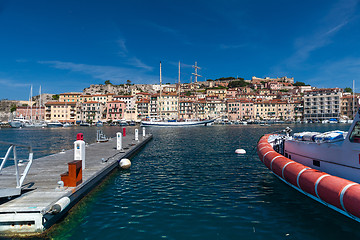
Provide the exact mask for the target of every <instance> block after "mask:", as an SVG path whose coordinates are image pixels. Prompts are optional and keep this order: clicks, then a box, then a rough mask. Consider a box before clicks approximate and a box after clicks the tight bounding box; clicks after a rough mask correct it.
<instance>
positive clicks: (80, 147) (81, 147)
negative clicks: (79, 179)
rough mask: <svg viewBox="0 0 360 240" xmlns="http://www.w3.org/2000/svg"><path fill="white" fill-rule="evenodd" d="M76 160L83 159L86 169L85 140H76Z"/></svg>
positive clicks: (83, 166) (83, 165)
mask: <svg viewBox="0 0 360 240" xmlns="http://www.w3.org/2000/svg"><path fill="white" fill-rule="evenodd" d="M74 160H81V161H82V169H83V170H84V169H85V142H84V141H83V140H77V141H75V142H74Z"/></svg>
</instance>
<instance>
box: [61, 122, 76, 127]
mask: <svg viewBox="0 0 360 240" xmlns="http://www.w3.org/2000/svg"><path fill="white" fill-rule="evenodd" d="M73 126H74V125H73V124H71V123H68V122H66V123H64V124H63V127H73Z"/></svg>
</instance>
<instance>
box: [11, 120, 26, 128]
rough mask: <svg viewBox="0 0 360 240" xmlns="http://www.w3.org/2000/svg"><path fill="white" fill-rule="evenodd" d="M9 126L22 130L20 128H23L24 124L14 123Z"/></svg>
mask: <svg viewBox="0 0 360 240" xmlns="http://www.w3.org/2000/svg"><path fill="white" fill-rule="evenodd" d="M9 124H10V127H12V128H20V127H23V123H22V122H16V121H13V122H9Z"/></svg>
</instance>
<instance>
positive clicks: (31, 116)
mask: <svg viewBox="0 0 360 240" xmlns="http://www.w3.org/2000/svg"><path fill="white" fill-rule="evenodd" d="M32 87H33V86H32V85H31V87H30V114H31V115H30V120H31V122H32V120H33V110H32Z"/></svg>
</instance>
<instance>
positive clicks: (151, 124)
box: [141, 120, 214, 127]
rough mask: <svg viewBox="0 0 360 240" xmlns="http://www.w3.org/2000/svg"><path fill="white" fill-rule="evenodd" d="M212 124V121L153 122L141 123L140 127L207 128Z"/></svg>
mask: <svg viewBox="0 0 360 240" xmlns="http://www.w3.org/2000/svg"><path fill="white" fill-rule="evenodd" d="M212 122H214V120H206V121H191V122H155V121H153V122H152V121H142V122H141V126H149V127H191V126H207V125H209V124H211V123H212Z"/></svg>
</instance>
